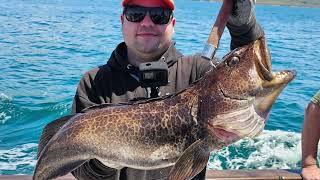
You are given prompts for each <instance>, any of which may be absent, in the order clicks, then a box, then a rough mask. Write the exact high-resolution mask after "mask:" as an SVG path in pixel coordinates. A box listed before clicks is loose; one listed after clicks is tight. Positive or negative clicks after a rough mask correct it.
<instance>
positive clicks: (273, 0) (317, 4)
mask: <svg viewBox="0 0 320 180" xmlns="http://www.w3.org/2000/svg"><path fill="white" fill-rule="evenodd" d="M208 1H210V2H220V1H222V0H208ZM256 3H257V4H258V5H270V6H292V7H306V8H320V1H316V0H309V1H304V0H293V1H290V0H281V1H277V0H256Z"/></svg>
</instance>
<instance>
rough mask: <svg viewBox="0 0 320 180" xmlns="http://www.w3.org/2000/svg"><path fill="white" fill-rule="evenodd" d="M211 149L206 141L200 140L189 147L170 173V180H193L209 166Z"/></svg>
mask: <svg viewBox="0 0 320 180" xmlns="http://www.w3.org/2000/svg"><path fill="white" fill-rule="evenodd" d="M209 156H210V149H209V145H208V141H207V140H206V139H200V140H197V141H196V142H194V143H193V144H192V145H191V146H189V147H188V148H187V149H186V150H185V151H184V152H183V154H182V156H181V157H180V158H179V159H178V161H177V162H176V164H175V165H174V166H173V168H172V169H171V171H170V174H169V178H168V179H169V180H187V179H192V178H193V177H194V176H196V175H197V174H198V173H200V172H201V171H202V170H203V168H204V167H205V166H206V165H207V163H208V160H209Z"/></svg>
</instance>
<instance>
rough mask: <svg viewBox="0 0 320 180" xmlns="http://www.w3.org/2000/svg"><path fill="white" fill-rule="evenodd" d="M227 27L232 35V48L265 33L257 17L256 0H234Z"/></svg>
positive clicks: (247, 42)
mask: <svg viewBox="0 0 320 180" xmlns="http://www.w3.org/2000/svg"><path fill="white" fill-rule="evenodd" d="M227 27H228V29H229V32H230V35H231V49H235V48H237V47H240V46H243V45H246V44H249V43H250V42H253V41H255V40H257V39H258V38H259V37H262V36H263V35H264V32H263V29H262V28H261V26H260V25H259V24H258V23H257V21H256V17H255V0H233V8H232V13H231V16H230V17H229V19H228V22H227Z"/></svg>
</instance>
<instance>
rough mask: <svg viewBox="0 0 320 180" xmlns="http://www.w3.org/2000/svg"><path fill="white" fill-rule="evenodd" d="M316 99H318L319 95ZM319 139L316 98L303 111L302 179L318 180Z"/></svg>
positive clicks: (318, 114) (318, 116)
mask: <svg viewBox="0 0 320 180" xmlns="http://www.w3.org/2000/svg"><path fill="white" fill-rule="evenodd" d="M318 95H319V92H318ZM315 97H317V96H315ZM318 97H320V95H319V96H318ZM319 138H320V102H318V101H317V98H313V101H312V102H310V103H309V104H308V106H307V109H306V111H305V118H304V126H303V131H302V172H301V174H302V177H303V178H304V179H320V169H319V168H318V167H317V152H318V151H317V150H318V142H319Z"/></svg>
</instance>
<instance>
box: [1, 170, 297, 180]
mask: <svg viewBox="0 0 320 180" xmlns="http://www.w3.org/2000/svg"><path fill="white" fill-rule="evenodd" d="M31 179H32V176H24V175H21V176H19V175H12V176H10V175H6V176H4V175H3V176H0V180H31ZM74 179H75V178H73V176H72V175H71V174H68V175H66V176H63V177H60V178H58V179H57V180H74ZM206 179H207V180H222V179H223V180H279V179H290V180H298V179H299V180H300V179H301V180H302V178H301V176H300V172H299V171H297V170H223V171H220V170H209V171H207V178H206Z"/></svg>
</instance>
